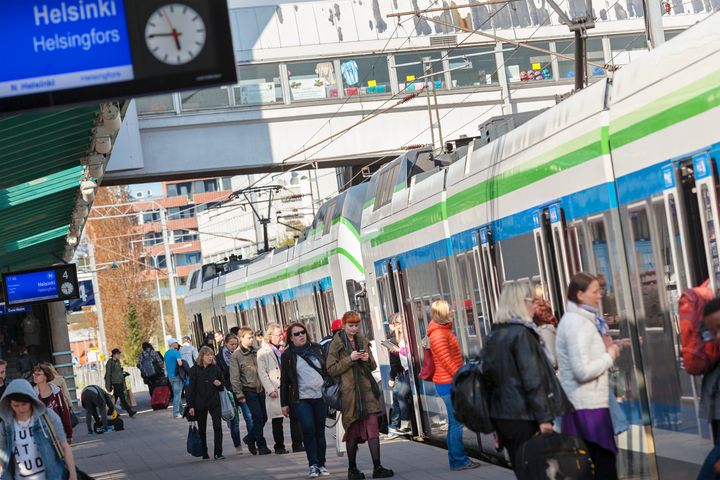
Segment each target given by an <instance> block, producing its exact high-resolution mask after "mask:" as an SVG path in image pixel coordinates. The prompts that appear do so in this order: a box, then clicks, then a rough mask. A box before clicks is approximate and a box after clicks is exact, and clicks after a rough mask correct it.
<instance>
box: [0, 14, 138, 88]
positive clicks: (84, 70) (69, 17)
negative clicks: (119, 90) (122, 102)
mask: <svg viewBox="0 0 720 480" xmlns="http://www.w3.org/2000/svg"><path fill="white" fill-rule="evenodd" d="M0 19H2V20H3V22H2V23H3V25H2V29H0V44H1V45H3V54H2V57H3V60H2V68H0V98H5V97H12V96H21V95H29V94H35V93H43V92H52V91H57V90H64V89H72V88H81V87H89V86H94V85H102V84H108V83H117V82H125V81H130V80H133V79H134V72H133V62H132V55H131V50H130V38H129V34H128V27H127V21H126V16H125V4H124V2H123V0H40V1H38V0H32V1H28V0H22V1H18V0H0Z"/></svg>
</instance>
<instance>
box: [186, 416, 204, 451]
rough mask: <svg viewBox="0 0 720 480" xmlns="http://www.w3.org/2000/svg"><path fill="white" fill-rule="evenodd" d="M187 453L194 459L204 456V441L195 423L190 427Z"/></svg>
mask: <svg viewBox="0 0 720 480" xmlns="http://www.w3.org/2000/svg"><path fill="white" fill-rule="evenodd" d="M187 452H188V453H189V454H190V455H192V456H193V457H202V456H203V448H202V440H201V439H200V432H199V431H198V429H197V424H196V423H195V422H192V423H190V426H189V427H188V436H187Z"/></svg>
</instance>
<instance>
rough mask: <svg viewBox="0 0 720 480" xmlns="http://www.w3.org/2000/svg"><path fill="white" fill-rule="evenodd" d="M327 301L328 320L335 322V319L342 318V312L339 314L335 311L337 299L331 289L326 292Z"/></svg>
mask: <svg viewBox="0 0 720 480" xmlns="http://www.w3.org/2000/svg"><path fill="white" fill-rule="evenodd" d="M325 301H326V302H327V308H328V313H329V316H328V319H329V320H334V319H335V318H338V317H339V316H340V312H338V311H337V310H336V309H335V297H334V295H333V289H332V288H330V289H328V290H327V291H326V292H325Z"/></svg>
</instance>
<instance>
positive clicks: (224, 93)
mask: <svg viewBox="0 0 720 480" xmlns="http://www.w3.org/2000/svg"><path fill="white" fill-rule="evenodd" d="M180 99H181V102H182V109H183V110H202V109H206V108H222V107H229V106H230V99H229V97H228V90H227V88H225V87H219V88H207V89H204V90H192V91H189V92H183V93H181V97H180Z"/></svg>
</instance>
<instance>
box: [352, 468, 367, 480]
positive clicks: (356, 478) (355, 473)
mask: <svg viewBox="0 0 720 480" xmlns="http://www.w3.org/2000/svg"><path fill="white" fill-rule="evenodd" d="M364 478H365V474H364V473H363V472H361V471H360V470H358V469H357V468H348V480H364Z"/></svg>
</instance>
